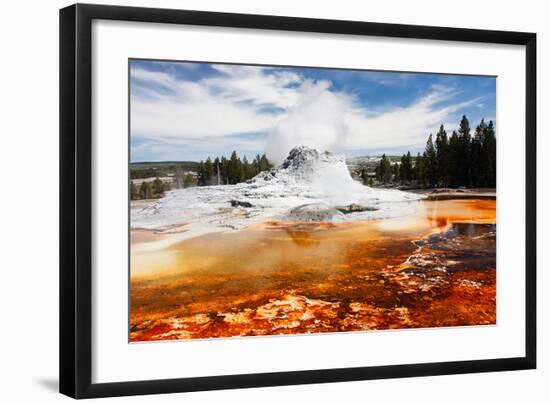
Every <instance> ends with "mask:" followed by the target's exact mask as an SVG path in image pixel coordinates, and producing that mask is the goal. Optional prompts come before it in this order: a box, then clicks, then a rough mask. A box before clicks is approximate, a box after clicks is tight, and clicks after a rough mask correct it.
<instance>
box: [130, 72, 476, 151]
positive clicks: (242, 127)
mask: <svg viewBox="0 0 550 403" xmlns="http://www.w3.org/2000/svg"><path fill="white" fill-rule="evenodd" d="M212 67H213V68H214V69H215V70H216V71H217V72H219V75H217V76H215V77H210V78H204V79H201V80H197V81H186V80H178V79H176V78H175V77H174V76H172V75H171V74H168V73H165V72H151V71H147V70H144V69H140V68H133V69H132V70H131V75H132V78H133V79H135V80H136V81H135V86H136V87H135V90H136V91H135V92H134V93H133V96H132V102H131V128H132V135H133V136H139V137H143V138H148V139H152V140H155V141H157V143H159V144H161V145H157V147H161V148H166V147H169V144H174V145H180V146H181V145H182V144H192V145H193V146H194V147H195V146H197V144H198V143H197V142H198V141H203V143H201V144H203V145H204V141H205V140H204V139H205V138H208V141H210V142H211V144H212V145H211V148H212V149H213V150H214V149H219V148H220V147H219V145H223V146H224V147H228V149H229V148H235V149H237V146H241V147H258V148H257V150H258V151H263V150H267V152H268V155H270V157H271V158H272V159H274V160H276V161H280V160H281V158H283V157H284V155H285V153H287V152H288V151H289V150H290V148H292V147H293V146H295V145H300V144H305V145H310V146H314V147H317V148H320V149H328V150H332V151H336V152H341V151H345V150H353V149H356V150H358V149H362V150H369V149H371V150H373V149H391V148H399V147H402V148H407V147H410V148H414V147H419V146H422V145H423V144H424V143H425V141H426V136H427V135H428V133H429V132H434V131H435V130H437V128H438V127H439V125H440V124H441V123H443V122H448V121H452V120H454V119H455V116H454V114H456V113H457V111H459V110H460V109H461V108H464V107H466V106H472V105H476V104H479V103H480V99H473V100H469V101H463V102H455V103H450V104H449V102H450V101H451V100H452V99H453V97H454V96H455V95H456V92H455V91H454V90H453V89H452V88H448V87H442V86H432V87H431V92H430V93H428V94H427V95H424V96H423V97H420V98H418V99H417V100H416V101H415V102H413V103H412V104H410V105H408V106H395V107H389V108H385V109H384V110H383V111H375V110H368V109H366V108H365V107H364V106H363V105H361V104H360V103H359V102H357V101H356V100H354V98H353V97H352V96H351V95H349V94H346V93H343V92H338V91H335V90H334V89H333V88H332V87H331V83H330V82H328V81H312V80H309V79H306V78H305V77H302V76H300V75H298V74H296V73H293V72H289V71H284V70H279V69H271V68H264V67H254V66H235V65H213V66H212ZM152 85H154V86H156V87H157V88H156V89H155V88H153V86H152ZM260 132H261V133H269V136H268V139H267V141H265V140H264V139H263V138H261V139H258V140H254V141H251V140H247V142H248V143H247V144H245V143H243V142H242V141H241V140H237V139H235V137H228V136H230V135H234V134H242V133H260ZM239 141H241V143H238V142H239ZM214 143H217V145H214ZM231 144H233V146H231ZM204 146H205V147H207V145H204ZM136 150H137V149H136ZM159 150H160V148H159ZM141 151H145V150H141ZM141 151H140V152H141ZM222 151H223V150H222ZM159 152H160V151H159Z"/></svg>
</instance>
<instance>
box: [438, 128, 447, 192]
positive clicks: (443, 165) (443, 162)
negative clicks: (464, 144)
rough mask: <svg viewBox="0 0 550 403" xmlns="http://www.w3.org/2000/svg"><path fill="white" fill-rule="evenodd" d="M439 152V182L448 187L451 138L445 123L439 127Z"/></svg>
mask: <svg viewBox="0 0 550 403" xmlns="http://www.w3.org/2000/svg"><path fill="white" fill-rule="evenodd" d="M435 151H436V154H437V182H438V183H439V184H441V185H442V186H444V187H446V186H448V184H449V140H448V138H447V132H446V131H445V128H444V127H443V125H441V126H440V127H439V131H438V132H437V135H436V138H435Z"/></svg>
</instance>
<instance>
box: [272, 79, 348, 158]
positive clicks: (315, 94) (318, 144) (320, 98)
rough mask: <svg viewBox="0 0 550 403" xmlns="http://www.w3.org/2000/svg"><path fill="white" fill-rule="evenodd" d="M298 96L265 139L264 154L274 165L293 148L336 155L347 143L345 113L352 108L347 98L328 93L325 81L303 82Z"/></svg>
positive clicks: (327, 84) (328, 84)
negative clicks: (328, 152)
mask: <svg viewBox="0 0 550 403" xmlns="http://www.w3.org/2000/svg"><path fill="white" fill-rule="evenodd" d="M299 94H300V96H299V98H298V102H297V103H296V104H295V105H294V106H292V107H290V108H289V109H288V112H287V115H286V116H285V117H284V118H283V119H282V120H281V121H280V122H279V123H278V124H277V125H276V126H275V128H274V129H273V130H272V131H271V132H270V133H269V136H268V140H267V147H266V154H267V157H268V158H269V159H270V160H271V161H272V162H274V163H275V164H277V165H278V164H280V163H282V162H283V160H284V159H285V157H286V156H287V155H288V152H289V151H290V150H291V149H292V148H293V147H295V146H299V145H303V146H308V147H311V148H315V149H317V150H319V151H331V152H334V153H339V152H341V151H342V149H343V147H344V144H345V141H346V137H347V133H348V128H347V126H346V123H345V121H344V114H345V112H346V110H349V109H350V108H351V104H352V102H351V100H350V99H349V97H348V96H346V95H344V94H341V93H336V92H333V91H330V83H329V82H327V81H316V82H313V81H306V82H304V83H303V84H302V86H301V87H300V89H299Z"/></svg>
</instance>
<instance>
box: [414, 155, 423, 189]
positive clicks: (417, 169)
mask: <svg viewBox="0 0 550 403" xmlns="http://www.w3.org/2000/svg"><path fill="white" fill-rule="evenodd" d="M414 176H415V179H416V183H417V184H418V185H419V186H424V185H425V184H426V170H425V169H424V157H423V156H422V155H420V153H418V154H417V155H416V161H415V164H414Z"/></svg>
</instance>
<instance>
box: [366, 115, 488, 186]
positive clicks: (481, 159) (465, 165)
mask: <svg viewBox="0 0 550 403" xmlns="http://www.w3.org/2000/svg"><path fill="white" fill-rule="evenodd" d="M375 174H376V175H375V176H376V179H377V181H378V182H379V183H380V184H402V185H411V186H417V187H430V188H434V187H467V188H472V187H487V188H494V187H496V137H495V126H494V123H493V121H492V120H491V121H489V123H486V122H485V120H484V119H481V122H480V123H479V124H478V125H477V126H476V128H475V130H474V131H473V133H472V130H471V128H470V123H469V121H468V118H467V117H466V116H465V115H463V116H462V119H461V121H460V125H459V128H458V131H457V130H453V132H452V133H451V135H450V136H448V134H447V132H446V131H445V128H444V126H443V125H441V126H440V128H439V131H438V132H437V133H436V136H435V141H434V138H433V135H432V134H431V133H430V135H429V136H428V140H427V141H426V147H425V149H424V152H423V153H422V154H420V153H418V154H417V155H416V157H411V153H410V152H407V153H406V154H403V156H402V157H401V161H399V162H395V163H391V162H390V159H389V158H388V157H386V155H385V154H384V155H382V158H381V160H380V162H379V163H378V165H377V166H376V170H375ZM360 176H361V179H362V181H363V183H364V184H368V185H370V186H372V185H373V184H374V181H373V179H372V178H371V177H369V175H368V173H367V171H366V169H363V170H362V171H361V175H360Z"/></svg>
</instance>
